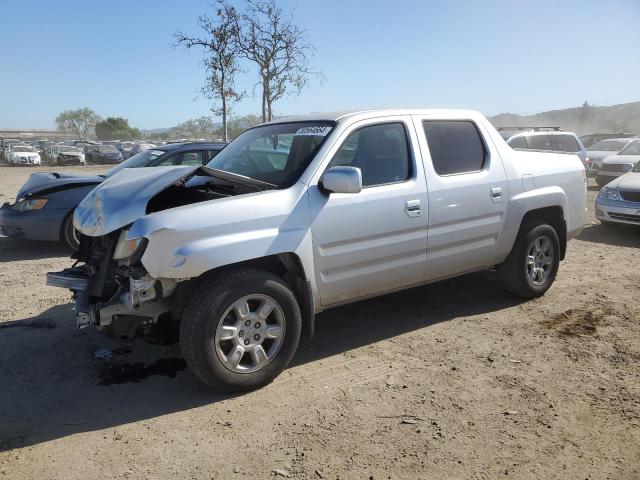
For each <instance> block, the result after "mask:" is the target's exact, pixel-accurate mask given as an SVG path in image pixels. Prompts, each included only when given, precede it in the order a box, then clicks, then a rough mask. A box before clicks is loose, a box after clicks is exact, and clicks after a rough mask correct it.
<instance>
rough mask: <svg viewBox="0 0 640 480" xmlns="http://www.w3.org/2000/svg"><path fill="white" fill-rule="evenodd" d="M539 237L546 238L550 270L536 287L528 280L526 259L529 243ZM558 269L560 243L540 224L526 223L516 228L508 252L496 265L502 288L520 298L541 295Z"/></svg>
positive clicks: (549, 229)
mask: <svg viewBox="0 0 640 480" xmlns="http://www.w3.org/2000/svg"><path fill="white" fill-rule="evenodd" d="M540 237H543V238H547V239H548V240H549V241H550V242H551V244H552V246H553V264H552V266H551V268H550V271H549V273H548V275H547V277H546V279H545V280H544V282H542V283H541V284H540V285H536V284H534V283H533V282H532V280H531V279H530V278H529V275H528V271H527V257H528V255H529V250H530V249H531V247H532V245H533V242H534V241H536V240H537V239H539V238H540ZM559 266H560V241H559V240H558V234H557V233H556V231H555V229H554V228H553V227H552V226H551V225H549V224H546V223H544V222H541V221H537V220H533V221H528V222H526V223H525V224H523V225H522V226H521V227H520V231H519V232H518V236H517V238H516V241H515V244H514V246H513V249H512V250H511V253H509V256H508V257H507V259H506V260H505V261H504V262H503V263H502V264H501V265H500V267H499V269H498V273H499V275H500V283H501V284H502V287H503V288H504V289H505V290H507V291H509V292H511V293H513V294H515V295H518V296H519V297H523V298H535V297H540V296H542V295H544V294H545V292H546V291H547V290H549V288H550V287H551V285H552V284H553V281H554V280H555V278H556V274H557V273H558V267H559Z"/></svg>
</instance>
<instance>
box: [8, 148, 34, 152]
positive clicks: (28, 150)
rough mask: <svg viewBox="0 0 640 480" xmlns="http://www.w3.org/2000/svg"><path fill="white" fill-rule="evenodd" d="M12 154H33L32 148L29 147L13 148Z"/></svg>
mask: <svg viewBox="0 0 640 480" xmlns="http://www.w3.org/2000/svg"><path fill="white" fill-rule="evenodd" d="M13 151H14V152H33V151H34V150H33V148H31V147H13Z"/></svg>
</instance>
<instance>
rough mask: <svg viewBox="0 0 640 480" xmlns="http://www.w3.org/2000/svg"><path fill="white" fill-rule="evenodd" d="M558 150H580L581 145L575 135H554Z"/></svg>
mask: <svg viewBox="0 0 640 480" xmlns="http://www.w3.org/2000/svg"><path fill="white" fill-rule="evenodd" d="M553 138H554V139H555V141H556V147H557V150H559V151H561V152H579V151H580V146H579V145H578V142H577V141H576V139H575V137H573V135H554V136H553Z"/></svg>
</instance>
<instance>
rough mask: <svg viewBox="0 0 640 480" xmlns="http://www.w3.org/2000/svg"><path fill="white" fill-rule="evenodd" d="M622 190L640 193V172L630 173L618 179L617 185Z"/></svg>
mask: <svg viewBox="0 0 640 480" xmlns="http://www.w3.org/2000/svg"><path fill="white" fill-rule="evenodd" d="M616 186H617V187H618V189H620V190H631V191H636V192H638V191H640V172H629V173H627V174H625V175H622V176H621V177H618V178H617V185H616Z"/></svg>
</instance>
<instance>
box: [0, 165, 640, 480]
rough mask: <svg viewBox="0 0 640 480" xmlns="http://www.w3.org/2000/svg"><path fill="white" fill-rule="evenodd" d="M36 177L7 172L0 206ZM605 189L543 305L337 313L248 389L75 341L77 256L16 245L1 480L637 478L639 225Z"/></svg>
mask: <svg viewBox="0 0 640 480" xmlns="http://www.w3.org/2000/svg"><path fill="white" fill-rule="evenodd" d="M67 170H81V171H83V172H87V173H89V172H103V171H105V169H104V168H96V167H80V168H76V169H67ZM32 171H33V169H28V168H18V167H15V168H9V167H2V168H0V203H1V202H4V201H9V200H12V195H15V193H16V192H17V190H18V187H19V186H20V185H21V184H22V183H23V182H24V181H25V180H26V179H27V177H28V175H29V173H30V172H32ZM596 193H597V188H596V187H595V185H594V184H590V186H589V209H590V213H589V224H588V225H587V227H586V228H585V230H584V232H583V233H582V235H581V236H580V238H579V239H577V240H574V241H572V242H571V243H570V245H569V249H568V254H567V258H566V260H565V261H564V262H563V263H562V265H561V267H560V272H559V275H558V278H557V281H556V283H555V285H554V286H553V287H552V289H551V290H550V291H549V292H548V293H547V294H546V295H545V296H544V297H543V298H540V299H537V300H533V301H527V302H522V301H521V300H519V299H517V298H514V297H512V296H510V295H509V294H507V293H505V292H503V291H502V290H501V289H500V287H499V285H498V283H497V281H496V278H495V276H494V275H493V274H492V273H491V272H487V273H480V274H473V275H468V276H465V277H461V278H458V279H454V280H449V281H446V282H442V283H438V284H434V285H430V286H425V287H421V288H416V289H412V290H408V291H404V292H401V293H397V294H393V295H390V296H386V297H381V298H377V299H373V300H369V301H365V302H360V303H357V304H353V305H350V306H347V307H343V308H339V309H335V310H332V311H328V312H326V313H323V314H322V315H320V316H319V317H318V322H317V333H316V338H315V339H314V340H313V341H312V342H304V343H303V344H302V345H301V347H300V350H299V352H298V354H297V355H296V357H295V359H294V361H293V364H292V365H291V366H290V368H289V369H287V370H286V371H285V372H284V373H283V374H282V375H281V376H280V377H279V378H278V379H276V381H275V382H273V383H272V384H271V385H269V386H267V387H265V388H263V389H261V390H259V391H256V392H252V393H249V394H245V395H239V396H221V395H218V394H215V393H212V392H211V391H209V390H207V389H206V388H205V387H203V386H202V385H201V384H200V383H198V381H196V379H195V378H194V377H193V375H192V374H191V373H190V372H189V371H188V369H185V368H184V363H183V361H182V359H181V357H180V351H179V348H178V346H177V345H176V344H174V345H170V346H154V345H150V344H148V343H146V342H144V341H141V340H138V341H136V342H133V343H116V342H114V341H111V340H109V339H107V338H105V337H103V336H101V335H99V334H98V333H97V332H95V331H94V330H93V329H91V328H88V329H84V330H76V328H75V324H74V319H73V315H72V311H71V304H70V295H69V294H67V293H65V292H63V291H62V290H60V289H56V288H51V287H46V286H44V274H45V273H46V272H47V271H49V270H58V269H62V268H64V267H66V266H68V265H69V264H70V263H71V261H70V259H69V258H68V254H69V252H68V251H67V250H66V249H65V248H64V247H62V246H60V245H57V244H49V243H37V242H28V241H15V240H10V239H7V238H4V237H0V285H1V286H2V295H1V296H0V479H1V478H11V479H31V478H33V479H94V478H95V479H98V478H99V479H104V478H129V479H131V478H154V479H173V478H189V479H207V480H208V479H212V478H215V479H227V478H238V479H242V478H272V477H279V478H285V477H290V478H308V479H319V478H320V479H322V478H327V479H336V478H341V479H345V478H375V479H386V478H391V479H396V478H471V479H475V478H478V479H485V478H486V479H494V478H504V477H511V478H518V479H529V478H530V479H541V478H563V479H564V478H576V479H578V478H579V479H585V478H587V479H605V478H611V479H630V478H640V369H639V368H638V362H639V361H640V324H639V319H640V302H639V298H640V270H638V265H640V228H625V227H621V228H604V227H602V226H600V225H598V224H597V223H596V222H595V220H594V217H593V200H594V198H595V195H596ZM105 348H106V349H110V351H111V352H112V353H114V356H113V357H112V358H108V359H100V358H97V357H96V355H95V354H96V352H99V351H100V349H105Z"/></svg>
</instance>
